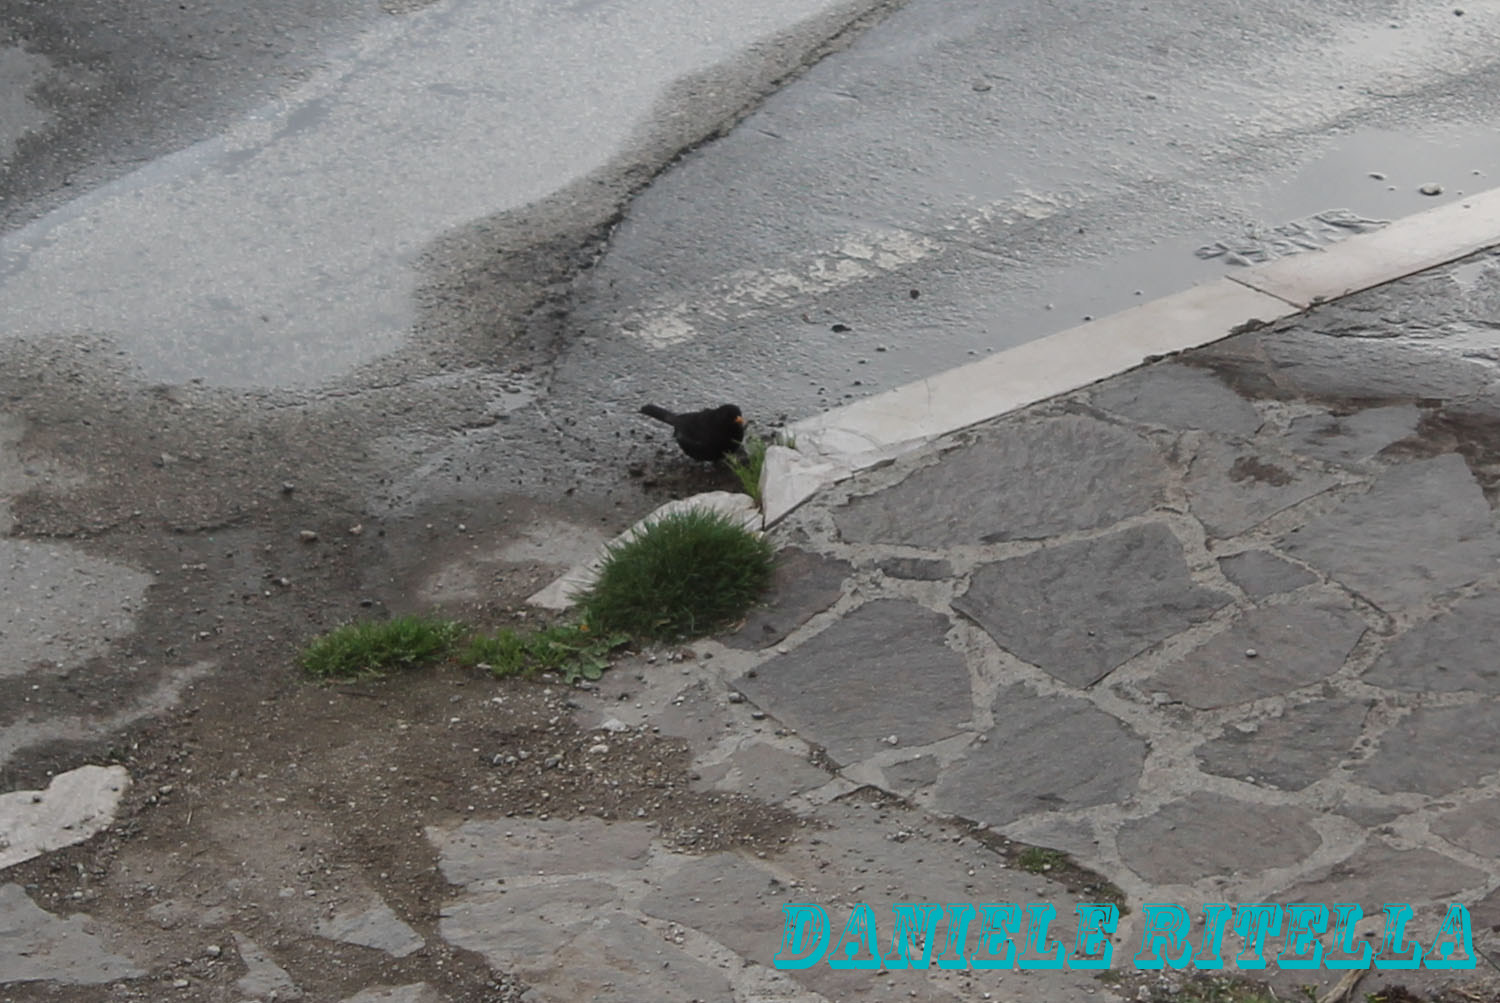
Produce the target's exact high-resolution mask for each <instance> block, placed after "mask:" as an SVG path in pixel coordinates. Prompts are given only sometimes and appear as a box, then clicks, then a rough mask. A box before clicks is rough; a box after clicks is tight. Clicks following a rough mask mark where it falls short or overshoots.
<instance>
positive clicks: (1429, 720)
mask: <svg viewBox="0 0 1500 1003" xmlns="http://www.w3.org/2000/svg"><path fill="white" fill-rule="evenodd" d="M1497 719H1500V706H1497V705H1496V704H1495V703H1494V702H1493V701H1489V700H1486V701H1484V702H1481V703H1477V704H1470V705H1468V706H1460V707H1418V708H1417V709H1416V710H1414V711H1412V712H1411V714H1409V715H1408V716H1406V717H1405V718H1403V719H1401V720H1399V721H1397V722H1395V723H1394V724H1393V725H1391V727H1390V728H1389V729H1388V730H1387V731H1386V732H1385V734H1384V735H1382V736H1381V738H1380V747H1379V748H1378V749H1377V750H1376V751H1375V754H1374V755H1373V756H1371V757H1370V758H1369V759H1367V760H1365V761H1364V762H1363V763H1361V764H1360V765H1359V766H1358V767H1357V768H1356V770H1355V773H1356V775H1357V776H1358V777H1359V778H1360V779H1361V780H1363V781H1364V782H1365V783H1367V784H1369V785H1370V786H1371V787H1373V788H1375V789H1376V790H1378V791H1380V792H1381V793H1383V794H1392V793H1395V792H1396V791H1415V792H1416V793H1418V794H1427V795H1430V796H1434V797H1436V796H1441V795H1444V794H1449V793H1452V792H1453V791H1456V790H1459V789H1460V788H1463V787H1467V786H1469V785H1470V784H1472V783H1474V782H1475V781H1477V780H1478V779H1479V778H1480V777H1483V776H1485V775H1486V774H1489V773H1494V772H1495V771H1496V770H1500V742H1496V741H1495V722H1496V720H1497Z"/></svg>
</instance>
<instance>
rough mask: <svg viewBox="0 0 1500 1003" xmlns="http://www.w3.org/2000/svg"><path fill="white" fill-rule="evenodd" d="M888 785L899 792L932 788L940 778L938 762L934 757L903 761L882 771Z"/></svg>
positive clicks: (920, 757)
mask: <svg viewBox="0 0 1500 1003" xmlns="http://www.w3.org/2000/svg"><path fill="white" fill-rule="evenodd" d="M881 773H883V774H884V775H885V781H886V783H887V784H888V785H889V786H890V787H891V788H892V789H893V790H897V791H902V792H905V791H914V790H920V789H921V788H923V787H928V786H931V785H932V783H933V782H934V781H935V780H937V778H938V761H937V759H936V758H934V757H932V756H918V757H916V758H915V759H903V760H902V761H901V762H899V763H892V764H891V765H889V766H887V767H885V768H884V769H882V770H881Z"/></svg>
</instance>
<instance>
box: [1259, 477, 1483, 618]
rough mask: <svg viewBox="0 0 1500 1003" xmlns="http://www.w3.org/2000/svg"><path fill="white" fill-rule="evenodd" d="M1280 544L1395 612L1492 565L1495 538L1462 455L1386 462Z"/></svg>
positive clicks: (1469, 577) (1467, 580) (1452, 586)
mask: <svg viewBox="0 0 1500 1003" xmlns="http://www.w3.org/2000/svg"><path fill="white" fill-rule="evenodd" d="M1281 546H1282V548H1283V549H1284V550H1286V551H1287V552H1288V553H1290V554H1292V555H1293V556H1294V557H1297V558H1299V559H1301V560H1304V561H1306V562H1307V563H1308V564H1311V565H1313V566H1314V567H1316V568H1320V569H1321V570H1323V571H1325V572H1327V573H1328V574H1329V575H1331V576H1333V577H1334V578H1337V579H1338V580H1339V581H1341V582H1343V583H1344V584H1345V585H1347V586H1349V587H1350V588H1351V589H1354V590H1355V591H1356V592H1358V593H1359V594H1360V595H1362V596H1364V597H1365V598H1366V599H1368V600H1370V601H1371V602H1373V603H1375V604H1376V605H1377V606H1380V607H1381V608H1382V609H1386V610H1398V609H1402V608H1404V607H1407V606H1411V605H1414V604H1417V603H1420V602H1422V601H1423V600H1425V599H1427V598H1428V597H1430V596H1433V595H1436V594H1438V593H1441V592H1445V591H1447V590H1449V589H1453V588H1457V587H1458V586H1460V585H1465V584H1467V583H1469V582H1471V581H1473V580H1474V579H1476V578H1478V577H1480V576H1481V575H1485V574H1489V573H1490V572H1492V571H1494V570H1495V569H1496V567H1497V566H1500V565H1497V562H1500V538H1497V535H1496V532H1495V528H1494V526H1493V525H1492V523H1491V518H1490V507H1489V505H1488V504H1487V503H1486V502H1485V500H1484V494H1483V492H1481V491H1480V489H1479V485H1478V484H1477V483H1475V481H1474V477H1473V475H1472V474H1471V473H1470V472H1469V468H1468V465H1467V464H1465V463H1464V460H1463V457H1461V456H1458V455H1457V454H1454V453H1448V454H1445V455H1443V456H1437V457H1433V458H1432V459H1427V460H1415V461H1412V462H1410V463H1403V464H1401V465H1399V466H1396V467H1392V468H1391V469H1390V470H1388V471H1386V472H1385V473H1384V474H1382V475H1381V476H1380V477H1379V478H1377V479H1376V481H1375V484H1374V485H1373V486H1372V487H1371V488H1370V490H1369V491H1367V492H1365V493H1364V494H1360V495H1354V496H1352V497H1349V498H1346V499H1345V500H1344V502H1343V503H1342V504H1341V505H1339V506H1338V508H1336V509H1334V511H1332V512H1330V513H1329V514H1328V515H1326V516H1323V517H1322V518H1320V519H1315V520H1313V521H1312V522H1310V523H1308V524H1307V525H1306V526H1304V527H1302V529H1301V530H1300V531H1296V532H1292V533H1289V534H1287V535H1286V536H1285V537H1284V538H1283V540H1282V544H1281Z"/></svg>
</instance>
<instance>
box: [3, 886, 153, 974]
mask: <svg viewBox="0 0 1500 1003" xmlns="http://www.w3.org/2000/svg"><path fill="white" fill-rule="evenodd" d="M88 923H89V919H88V917H87V916H84V915H82V914H81V913H80V914H76V915H73V916H69V917H68V918H67V919H63V918H62V917H60V916H54V915H53V914H52V913H50V912H47V911H46V910H45V909H42V908H41V907H40V906H38V905H37V904H36V903H35V902H32V901H31V898H30V897H29V896H28V895H27V894H26V892H25V890H23V889H22V888H21V886H20V885H17V884H6V885H0V985H10V984H12V983H17V982H57V983H60V984H63V985H75V986H91V985H99V984H100V983H103V982H113V981H115V980H116V979H135V978H140V977H141V976H142V975H145V974H146V973H145V972H144V971H143V970H141V969H140V968H137V967H136V966H135V964H134V963H133V962H131V960H130V959H129V958H124V957H121V956H120V955H118V954H114V953H111V952H110V951H108V950H106V949H105V946H104V944H103V942H102V941H100V940H99V938H98V937H96V936H94V935H93V934H92V933H89V932H88Z"/></svg>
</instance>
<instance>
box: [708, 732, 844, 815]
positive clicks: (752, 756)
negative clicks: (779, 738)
mask: <svg viewBox="0 0 1500 1003" xmlns="http://www.w3.org/2000/svg"><path fill="white" fill-rule="evenodd" d="M699 775H700V776H701V777H702V778H703V780H702V782H703V783H705V784H707V785H709V786H711V787H713V788H714V789H715V790H721V791H738V792H740V793H743V794H751V795H754V796H755V797H758V798H762V799H763V800H766V801H784V800H786V799H787V798H789V797H791V796H792V795H794V794H800V793H802V792H803V791H808V790H812V789H813V788H814V787H821V786H823V785H824V784H826V783H827V782H828V781H829V780H831V779H833V774H831V773H828V772H826V771H824V770H820V769H819V768H818V767H816V766H814V765H813V764H812V763H809V762H808V761H807V758H806V757H805V756H796V755H793V754H792V753H790V752H787V751H786V750H785V749H778V748H776V747H775V746H773V745H767V744H766V743H764V742H751V743H750V744H749V745H746V746H743V747H741V748H739V749H736V750H735V751H734V753H733V754H732V755H731V756H730V757H729V758H728V759H726V760H725V761H724V762H722V763H715V764H713V765H711V766H705V767H703V768H702V769H701V770H699Z"/></svg>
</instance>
